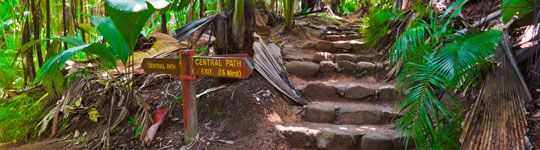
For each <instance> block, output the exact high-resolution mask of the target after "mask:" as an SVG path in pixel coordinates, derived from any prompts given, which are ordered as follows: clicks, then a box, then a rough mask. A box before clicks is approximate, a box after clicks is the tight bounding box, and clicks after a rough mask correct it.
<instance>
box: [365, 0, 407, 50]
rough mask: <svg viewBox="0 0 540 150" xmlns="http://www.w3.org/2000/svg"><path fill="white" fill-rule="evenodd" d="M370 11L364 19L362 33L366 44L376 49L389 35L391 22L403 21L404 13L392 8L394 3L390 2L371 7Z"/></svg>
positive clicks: (387, 0) (385, 1) (386, 0)
mask: <svg viewBox="0 0 540 150" xmlns="http://www.w3.org/2000/svg"><path fill="white" fill-rule="evenodd" d="M369 11H370V12H369V13H368V14H367V15H366V16H365V17H364V18H363V19H362V25H361V28H360V30H361V31H360V33H361V34H362V37H363V38H364V41H365V42H366V44H367V45H368V46H370V47H374V46H375V45H377V41H379V39H381V38H382V37H384V36H385V35H387V34H388V26H389V25H390V24H389V22H390V21H393V20H402V19H403V12H402V11H401V10H400V9H398V8H394V7H392V1H390V0H383V1H381V2H380V3H377V4H376V5H371V8H370V9H369Z"/></svg>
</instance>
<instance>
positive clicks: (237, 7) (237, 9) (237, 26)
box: [231, 0, 244, 48]
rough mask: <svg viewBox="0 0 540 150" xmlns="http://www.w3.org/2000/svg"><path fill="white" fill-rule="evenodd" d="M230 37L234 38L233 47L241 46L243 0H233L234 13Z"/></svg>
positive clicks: (242, 39) (242, 36)
mask: <svg viewBox="0 0 540 150" xmlns="http://www.w3.org/2000/svg"><path fill="white" fill-rule="evenodd" d="M231 27H232V38H234V39H236V40H234V42H235V45H236V46H235V47H236V48H241V47H242V44H243V43H244V0H236V1H235V2H234V14H233V21H232V26H231Z"/></svg>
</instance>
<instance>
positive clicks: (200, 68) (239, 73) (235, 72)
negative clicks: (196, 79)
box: [193, 56, 253, 79]
mask: <svg viewBox="0 0 540 150" xmlns="http://www.w3.org/2000/svg"><path fill="white" fill-rule="evenodd" d="M193 66H194V71H195V75H203V76H213V77H224V78H237V79H246V78H247V77H249V75H250V74H251V72H253V65H252V64H251V62H250V61H249V59H248V58H246V57H222V56H218V57H208V56H194V57H193Z"/></svg>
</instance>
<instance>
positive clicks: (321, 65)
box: [284, 52, 387, 76]
mask: <svg viewBox="0 0 540 150" xmlns="http://www.w3.org/2000/svg"><path fill="white" fill-rule="evenodd" d="M373 58H374V56H373V55H370V54H365V55H364V54H360V55H355V54H348V53H338V54H331V53H326V52H318V53H315V55H309V54H306V53H300V52H294V53H289V54H287V55H285V56H284V59H285V60H286V61H287V62H286V63H285V68H286V69H287V71H288V72H289V73H290V74H291V75H299V76H315V75H318V74H321V75H327V74H335V73H344V74H351V75H355V76H363V75H368V74H371V75H373V74H375V73H377V72H379V71H384V70H385V69H387V67H386V66H387V64H384V63H383V62H372V61H370V60H373ZM305 71H308V72H309V74H306V73H304V72H305Z"/></svg>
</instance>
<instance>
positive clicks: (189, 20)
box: [186, 0, 195, 24]
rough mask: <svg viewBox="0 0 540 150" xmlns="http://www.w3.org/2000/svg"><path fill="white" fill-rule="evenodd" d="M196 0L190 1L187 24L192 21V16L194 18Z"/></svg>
mask: <svg viewBox="0 0 540 150" xmlns="http://www.w3.org/2000/svg"><path fill="white" fill-rule="evenodd" d="M194 3H195V2H194V0H191V1H190V2H189V8H188V15H187V18H186V24H188V23H190V22H191V21H192V20H191V18H193V7H194V5H195V4H194Z"/></svg>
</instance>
